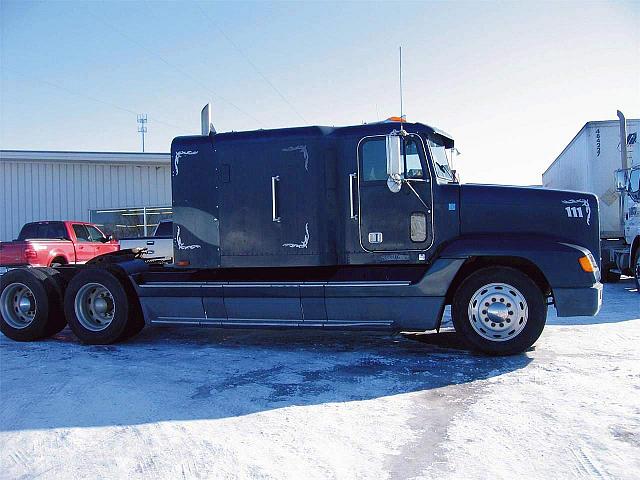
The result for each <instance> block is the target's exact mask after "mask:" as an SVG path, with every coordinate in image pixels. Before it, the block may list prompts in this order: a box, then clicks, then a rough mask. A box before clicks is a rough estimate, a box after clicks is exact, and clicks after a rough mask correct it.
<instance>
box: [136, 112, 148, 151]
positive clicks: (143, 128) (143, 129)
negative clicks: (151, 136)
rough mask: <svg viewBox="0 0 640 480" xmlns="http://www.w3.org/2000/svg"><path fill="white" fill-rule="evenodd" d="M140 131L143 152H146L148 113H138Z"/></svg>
mask: <svg viewBox="0 0 640 480" xmlns="http://www.w3.org/2000/svg"><path fill="white" fill-rule="evenodd" d="M138 124H139V125H138V132H139V133H140V134H141V135H142V152H143V153H144V134H145V133H147V114H146V113H139V114H138Z"/></svg>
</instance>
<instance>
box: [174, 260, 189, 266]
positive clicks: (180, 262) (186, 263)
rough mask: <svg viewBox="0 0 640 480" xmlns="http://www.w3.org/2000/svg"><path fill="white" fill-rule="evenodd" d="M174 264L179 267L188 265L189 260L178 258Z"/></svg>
mask: <svg viewBox="0 0 640 480" xmlns="http://www.w3.org/2000/svg"><path fill="white" fill-rule="evenodd" d="M176 265H178V266H179V267H188V266H189V260H180V261H178V262H176Z"/></svg>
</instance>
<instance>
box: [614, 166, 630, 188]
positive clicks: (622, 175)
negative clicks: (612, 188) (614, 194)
mask: <svg viewBox="0 0 640 480" xmlns="http://www.w3.org/2000/svg"><path fill="white" fill-rule="evenodd" d="M614 175H615V182H616V191H618V192H624V191H625V190H626V189H627V170H616V173H615V174H614Z"/></svg>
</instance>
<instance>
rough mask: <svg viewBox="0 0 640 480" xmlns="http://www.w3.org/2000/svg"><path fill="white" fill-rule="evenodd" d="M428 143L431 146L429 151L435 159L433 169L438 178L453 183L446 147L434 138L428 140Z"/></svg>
mask: <svg viewBox="0 0 640 480" xmlns="http://www.w3.org/2000/svg"><path fill="white" fill-rule="evenodd" d="M427 143H428V144H429V150H430V151H431V157H432V158H433V168H434V169H435V171H436V176H437V177H438V178H440V179H442V180H446V181H447V182H452V181H453V173H451V168H450V167H449V159H448V158H447V152H446V149H445V146H444V145H442V144H440V142H439V141H437V140H435V139H433V138H428V139H427Z"/></svg>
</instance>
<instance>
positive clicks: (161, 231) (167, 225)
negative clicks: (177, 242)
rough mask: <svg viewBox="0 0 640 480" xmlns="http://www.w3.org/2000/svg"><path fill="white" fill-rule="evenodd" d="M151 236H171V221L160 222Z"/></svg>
mask: <svg viewBox="0 0 640 480" xmlns="http://www.w3.org/2000/svg"><path fill="white" fill-rule="evenodd" d="M153 236H154V237H173V222H160V223H159V224H158V227H157V228H156V231H155V232H154V234H153Z"/></svg>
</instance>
